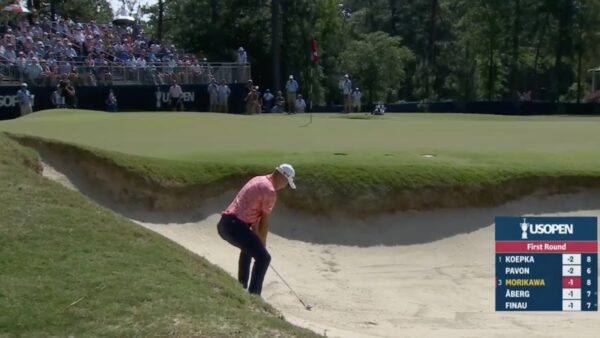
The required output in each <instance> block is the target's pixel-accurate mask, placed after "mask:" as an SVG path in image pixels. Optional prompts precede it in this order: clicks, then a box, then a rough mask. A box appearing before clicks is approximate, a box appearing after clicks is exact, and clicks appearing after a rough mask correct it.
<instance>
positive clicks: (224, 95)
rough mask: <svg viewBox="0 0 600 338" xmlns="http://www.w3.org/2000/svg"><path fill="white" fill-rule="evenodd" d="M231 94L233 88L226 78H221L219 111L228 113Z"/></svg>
mask: <svg viewBox="0 0 600 338" xmlns="http://www.w3.org/2000/svg"><path fill="white" fill-rule="evenodd" d="M230 94H231V89H229V86H227V84H225V80H221V85H220V86H219V91H218V95H219V111H220V112H221V113H227V112H228V111H229V95H230Z"/></svg>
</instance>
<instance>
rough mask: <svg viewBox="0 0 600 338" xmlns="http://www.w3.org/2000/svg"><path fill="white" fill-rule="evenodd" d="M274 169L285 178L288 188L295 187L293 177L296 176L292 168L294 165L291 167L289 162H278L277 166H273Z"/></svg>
mask: <svg viewBox="0 0 600 338" xmlns="http://www.w3.org/2000/svg"><path fill="white" fill-rule="evenodd" d="M275 170H277V171H278V172H279V173H280V174H281V175H283V176H285V178H287V181H288V184H289V185H290V188H292V189H296V185H295V184H294V177H295V176H296V171H295V170H294V167H292V165H291V164H287V163H284V164H280V165H279V166H277V168H275Z"/></svg>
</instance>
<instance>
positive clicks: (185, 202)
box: [8, 134, 600, 218]
mask: <svg viewBox="0 0 600 338" xmlns="http://www.w3.org/2000/svg"><path fill="white" fill-rule="evenodd" d="M8 135H9V136H10V137H11V138H12V139H14V140H16V141H18V142H19V143H21V144H22V145H24V146H28V147H31V148H33V149H35V150H36V151H38V153H39V154H40V156H42V158H44V160H45V161H47V162H48V163H50V164H51V165H53V166H55V167H56V168H57V169H59V170H61V171H69V170H73V169H76V170H77V171H78V173H79V174H80V175H82V176H83V177H85V179H86V180H88V181H90V182H93V183H94V184H95V185H96V186H97V187H98V188H99V189H101V190H103V191H102V193H103V194H104V195H106V196H107V197H108V198H110V200H112V201H115V202H118V203H121V204H123V205H127V206H135V207H136V208H138V209H139V208H143V209H146V210H149V211H160V212H181V211H190V210H193V209H194V208H196V207H197V206H198V204H199V203H202V201H204V200H206V199H207V198H211V197H216V196H219V195H221V194H223V193H224V192H226V191H230V190H236V189H238V188H239V187H240V186H241V185H243V183H244V182H245V181H246V180H247V179H248V178H249V177H248V176H245V175H239V176H234V177H227V178H224V179H221V180H218V181H216V182H212V183H210V184H204V185H182V184H173V183H170V182H157V181H155V180H152V179H150V178H149V177H145V176H143V175H142V174H141V173H139V172H136V171H134V170H132V169H130V168H126V167H124V166H121V165H119V164H117V163H115V161H114V160H112V159H111V158H110V156H103V155H101V154H98V153H96V152H94V151H92V150H89V149H86V148H84V147H80V146H77V145H73V144H67V143H62V142H58V141H53V140H47V139H43V138H39V137H31V136H25V135H15V134H8ZM257 174H258V173H257ZM378 188H381V189H380V190H381V191H382V192H381V193H375V192H376V191H378ZM385 188H386V187H374V189H373V191H372V192H370V193H365V194H363V195H360V196H359V197H357V198H354V197H353V198H348V196H347V194H346V193H343V192H341V191H336V189H335V187H325V189H324V190H319V189H298V190H296V191H294V192H289V191H283V192H282V193H281V194H280V196H279V203H283V204H284V205H285V206H286V207H288V208H289V209H291V210H296V211H299V212H302V213H306V214H312V215H331V216H334V215H347V216H352V217H358V218H367V217H372V216H377V215H382V214H390V213H395V212H400V211H411V210H412V211H424V210H434V209H440V208H442V209H444V208H452V209H454V208H469V207H492V206H497V205H501V204H503V203H506V202H509V201H511V200H516V199H518V198H521V197H523V196H527V195H532V194H536V195H537V194H539V195H553V194H562V193H576V192H581V191H586V190H596V189H600V177H592V176H577V175H561V176H533V177H519V178H514V179H511V180H507V181H506V182H505V183H504V184H503V185H500V186H496V185H494V186H492V185H488V186H482V185H464V186H461V187H421V188H412V189H411V188H405V189H397V190H391V191H390V190H387V189H385ZM357 196H358V194H357Z"/></svg>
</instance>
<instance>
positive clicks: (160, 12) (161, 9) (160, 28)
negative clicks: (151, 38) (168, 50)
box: [156, 0, 165, 43]
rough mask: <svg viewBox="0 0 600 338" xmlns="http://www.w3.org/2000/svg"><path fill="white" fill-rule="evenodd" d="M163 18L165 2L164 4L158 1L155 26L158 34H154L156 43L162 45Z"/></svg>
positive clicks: (161, 0)
mask: <svg viewBox="0 0 600 338" xmlns="http://www.w3.org/2000/svg"><path fill="white" fill-rule="evenodd" d="M164 16H165V2H164V0H158V24H157V25H156V26H157V29H158V32H157V34H156V38H157V39H158V42H160V43H162V36H163V21H164Z"/></svg>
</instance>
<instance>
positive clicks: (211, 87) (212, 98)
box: [207, 78, 219, 112]
mask: <svg viewBox="0 0 600 338" xmlns="http://www.w3.org/2000/svg"><path fill="white" fill-rule="evenodd" d="M207 91H208V99H209V103H210V107H209V111H211V112H216V111H217V109H218V107H217V106H218V102H219V85H218V84H217V80H215V79H214V78H212V79H211V80H210V83H209V84H208V88H207Z"/></svg>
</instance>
